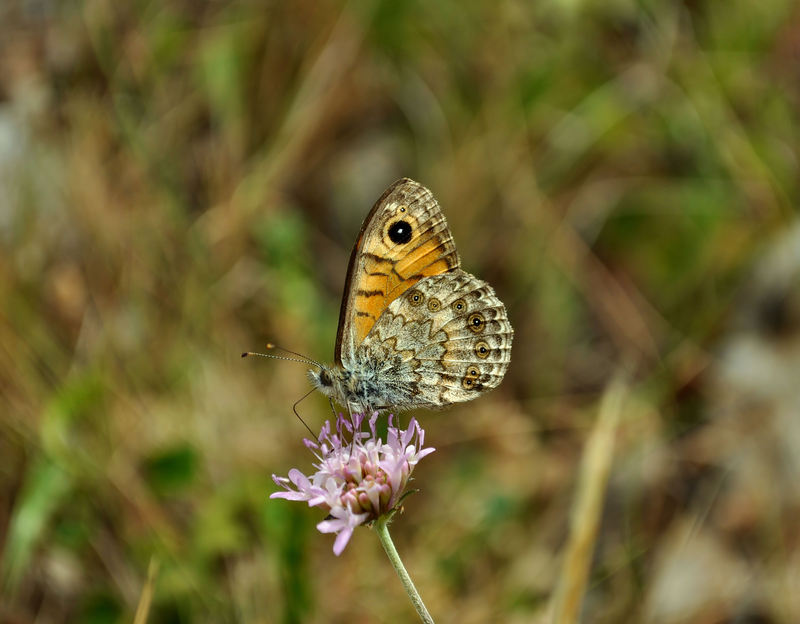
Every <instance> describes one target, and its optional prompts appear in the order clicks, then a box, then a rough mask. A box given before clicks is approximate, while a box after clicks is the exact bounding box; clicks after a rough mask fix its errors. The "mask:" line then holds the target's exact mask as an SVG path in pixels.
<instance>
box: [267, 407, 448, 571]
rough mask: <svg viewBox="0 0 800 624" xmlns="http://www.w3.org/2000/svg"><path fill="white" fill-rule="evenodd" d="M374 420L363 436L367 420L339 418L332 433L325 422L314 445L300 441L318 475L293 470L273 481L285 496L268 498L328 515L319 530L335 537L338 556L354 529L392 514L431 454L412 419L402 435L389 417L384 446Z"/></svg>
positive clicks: (430, 449) (370, 420)
mask: <svg viewBox="0 0 800 624" xmlns="http://www.w3.org/2000/svg"><path fill="white" fill-rule="evenodd" d="M377 420H378V413H377V412H376V413H375V414H373V416H372V418H370V419H369V420H368V421H367V422H368V425H369V426H368V428H369V431H362V429H361V428H362V425H363V424H364V421H365V419H364V417H363V416H362V415H360V414H354V415H353V416H352V420H351V419H349V418H346V417H344V416H343V415H342V414H339V417H338V418H337V420H336V429H335V431H334V430H333V428H332V427H331V424H330V422H329V421H327V420H326V421H325V424H323V426H322V430H321V431H320V434H319V437H318V438H317V439H316V440H304V442H305V445H306V446H307V447H308V448H309V449H310V450H311V452H312V453H314V456H315V457H316V458H317V462H316V463H315V464H314V468H316V472H315V473H314V474H312V475H310V476H306V475H305V474H303V473H302V472H301V471H300V470H298V469H297V468H293V469H292V470H290V471H289V476H288V477H278V476H275V475H272V478H273V480H274V481H275V483H277V484H278V485H280V486H281V487H283V488H285V490H286V491H285V492H275V493H274V494H272V495H270V498H285V499H287V500H297V501H307V502H308V505H309V506H310V507H314V506H316V507H321V508H322V509H324V510H325V511H326V512H328V517H327V518H326V519H325V520H323V521H322V522H320V523H319V524H318V525H317V529H318V530H319V531H320V533H336V534H337V535H336V540H335V541H334V544H333V552H334V553H335V554H336V555H339V554H341V553H342V551H343V550H344V547H345V546H347V542H348V541H350V537H351V536H352V535H353V530H354V529H355V528H356V527H357V526H358V525H360V524H364V523H365V522H371V521H373V520H375V519H376V518H378V517H379V516H382V515H383V514H386V513H391V512H393V510H394V508H395V506H396V505H397V503H398V502H399V501H400V499H401V498H402V496H403V493H404V492H405V488H406V485H407V484H408V481H409V478H410V477H411V472H412V471H413V470H414V466H416V465H417V462H418V461H419V460H420V459H422V458H423V457H425V456H426V455H428V454H429V453H433V451H434V449H432V448H424V442H425V432H424V431H423V430H422V428H421V427H420V426H419V423H418V422H417V421H416V419H414V418H412V419H411V422H410V423H408V427H407V428H406V429H405V430H402V429H400V428H399V427H396V426H394V425H393V424H392V417H391V416H390V417H389V429H388V431H387V434H386V441H385V442H384V441H383V440H381V438H380V437H378V434H377V432H376V430H375V423H376V422H377Z"/></svg>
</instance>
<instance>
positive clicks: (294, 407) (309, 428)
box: [292, 388, 317, 440]
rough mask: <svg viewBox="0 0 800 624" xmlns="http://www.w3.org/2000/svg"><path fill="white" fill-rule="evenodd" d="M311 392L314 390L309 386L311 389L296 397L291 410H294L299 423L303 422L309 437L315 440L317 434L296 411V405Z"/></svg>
mask: <svg viewBox="0 0 800 624" xmlns="http://www.w3.org/2000/svg"><path fill="white" fill-rule="evenodd" d="M312 392H314V388H311V390H309V391H308V392H306V393H305V394H304V395H303V396H301V397H300V398H299V399H297V401H295V402H294V405H292V411H293V412H294V415H295V416H297V420H299V421H300V422H301V423H303V426H304V427H305V428H306V429H308V432H309V433H310V434H311V437H312V438H314V439H315V440H316V439H317V434H315V433H314V432H313V431H311V427H309V426H308V423H306V421H305V420H303V417H302V416H300V414H298V413H297V406H298V405H299V404H300V401H302V400H303V399H305V398H306V397H307V396H308V395H309V394H311V393H312Z"/></svg>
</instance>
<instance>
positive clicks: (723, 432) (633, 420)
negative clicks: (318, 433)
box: [0, 0, 800, 624]
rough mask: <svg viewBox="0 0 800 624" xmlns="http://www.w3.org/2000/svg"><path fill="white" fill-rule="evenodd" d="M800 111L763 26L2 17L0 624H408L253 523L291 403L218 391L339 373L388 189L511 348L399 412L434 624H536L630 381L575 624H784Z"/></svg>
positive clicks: (788, 19)
mask: <svg viewBox="0 0 800 624" xmlns="http://www.w3.org/2000/svg"><path fill="white" fill-rule="evenodd" d="M799 99H800V10H798V8H797V6H796V4H795V3H793V2H789V1H786V0H766V1H764V2H761V3H753V2H749V1H745V0H731V1H729V2H710V1H704V0H693V1H691V2H685V3H680V2H660V1H656V0H644V1H639V2H635V1H633V0H613V1H611V2H593V1H589V0H585V1H581V0H560V1H556V0H546V1H543V2H532V3H528V2H522V1H513V0H508V1H505V0H504V1H501V2H472V3H470V2H456V1H453V0H447V1H442V2H436V3H424V2H413V1H410V2H393V1H391V0H367V1H364V2H339V1H335V0H317V1H309V0H295V1H293V2H255V1H252V0H238V1H232V2H221V1H211V0H203V1H199V2H198V1H195V2H189V1H184V0H168V1H166V2H152V1H146V0H135V1H133V2H123V3H120V2H112V1H111V0H72V1H65V2H59V1H56V0H10V1H7V2H4V3H3V4H2V5H1V6H0V393H1V395H2V401H1V402H0V549H1V550H0V553H1V555H0V556H1V559H0V620H2V621H3V622H13V623H19V624H27V623H32V622H37V623H42V624H45V623H60V622H92V623H106V622H108V623H115V622H131V621H134V615H135V614H136V613H137V609H138V614H139V619H138V620H137V622H143V621H145V619H146V621H148V622H152V623H161V622H234V621H235V622H280V623H292V622H353V621H356V622H408V621H414V619H415V617H416V616H415V614H414V613H413V611H412V609H411V607H410V605H409V604H408V601H407V598H406V596H405V594H404V593H403V592H402V589H401V587H400V584H399V582H398V581H397V579H396V578H395V577H394V572H393V571H392V569H391V567H390V566H389V565H388V562H387V561H386V560H385V557H384V555H383V553H382V551H381V550H380V546H379V545H378V542H377V540H376V539H375V538H374V536H372V535H371V534H370V532H369V530H368V529H360V530H358V531H357V532H356V534H355V536H354V538H353V540H352V542H351V543H350V545H349V546H348V547H347V550H346V551H345V553H344V554H343V555H342V556H341V557H339V558H336V557H334V556H333V554H332V552H331V546H332V538H331V536H322V535H319V534H318V533H317V532H316V530H315V528H314V526H315V524H316V522H318V521H319V520H321V517H320V513H319V511H318V510H315V509H307V508H306V507H305V506H303V505H298V504H290V503H287V502H285V501H268V500H267V497H268V495H269V494H270V493H271V492H272V491H274V490H275V489H276V488H275V485H274V484H273V483H272V480H271V477H270V475H271V473H273V472H274V473H278V474H286V473H287V471H288V470H289V469H290V468H291V467H295V466H297V467H300V468H303V469H307V468H309V467H310V463H311V459H312V458H311V455H310V454H309V453H308V452H307V450H306V449H305V448H304V447H303V445H302V443H301V438H302V437H303V435H304V434H305V433H306V432H305V430H304V428H303V427H302V426H301V425H300V423H298V422H297V420H296V419H295V418H294V416H293V415H292V412H291V406H292V404H293V403H294V401H296V400H297V399H298V398H300V397H301V396H302V395H303V393H304V392H306V390H307V388H308V383H307V380H306V378H305V375H304V370H303V368H302V367H301V366H300V365H297V364H293V363H288V362H267V361H262V360H255V361H254V360H245V361H242V360H241V359H240V357H239V355H240V352H241V351H243V350H245V349H256V350H258V349H259V348H260V347H263V345H264V343H266V342H267V341H274V342H277V343H278V344H280V345H282V346H285V347H286V348H290V349H294V350H297V351H299V352H301V353H305V354H307V355H309V356H311V357H314V358H318V359H329V358H332V355H333V341H334V338H335V333H336V324H337V315H338V309H339V299H340V296H341V288H342V286H343V283H344V277H345V270H346V265H347V258H348V255H349V252H350V248H351V246H352V244H353V241H354V239H355V236H356V234H357V232H358V229H359V226H360V224H361V221H362V219H363V218H364V216H365V215H366V213H367V211H368V210H369V208H370V207H371V206H372V203H373V202H374V201H375V199H377V197H378V196H379V195H380V194H381V192H382V191H383V189H384V188H385V187H386V186H388V185H389V184H390V183H391V182H392V181H394V180H395V179H396V178H398V177H401V176H409V177H412V178H414V179H416V180H418V181H420V182H422V183H423V184H425V185H426V186H428V187H429V188H431V189H432V190H433V192H434V194H435V195H436V196H437V198H438V199H439V201H440V203H441V204H442V206H443V208H444V211H445V213H446V215H447V218H448V220H449V222H450V226H451V228H452V230H453V233H454V237H455V240H456V242H457V244H458V247H459V251H460V253H461V256H462V259H463V266H464V268H465V269H466V270H468V271H470V272H473V273H475V274H477V275H478V276H480V277H482V278H484V279H486V280H488V281H489V282H490V283H491V284H492V285H493V286H494V287H495V289H496V290H497V292H498V294H499V296H500V297H501V298H502V299H503V300H504V301H505V303H506V305H507V307H508V311H509V317H510V318H511V321H512V323H513V325H514V327H515V330H516V335H515V341H514V350H513V354H512V364H511V368H510V370H509V373H508V375H507V377H506V380H505V381H504V383H503V384H502V385H501V387H500V388H499V389H497V390H496V391H494V392H492V393H490V394H489V395H487V396H486V397H484V398H481V399H480V400H478V401H474V402H471V403H469V404H465V405H462V406H457V407H454V408H452V409H450V410H447V411H445V412H441V413H433V414H431V413H421V414H417V416H418V417H419V418H421V420H422V424H423V426H424V427H425V428H426V430H427V441H428V443H429V444H430V445H432V446H434V447H436V448H437V452H436V453H434V454H433V455H432V456H431V457H430V458H429V459H426V460H425V461H424V462H423V463H422V464H421V465H420V466H419V468H418V470H417V472H416V475H415V476H416V485H417V487H419V488H420V490H421V492H420V493H419V494H417V495H415V496H412V497H410V498H408V499H407V500H406V503H405V513H404V514H403V515H401V516H399V517H398V518H397V520H396V521H395V523H394V525H393V526H394V535H395V539H396V542H397V545H398V548H399V550H400V552H401V554H402V555H403V556H404V559H405V562H406V564H407V566H408V568H409V570H410V571H411V574H412V577H413V578H414V579H415V581H416V582H417V583H418V586H419V587H420V590H421V592H422V595H423V597H424V598H425V599H426V601H427V603H428V606H429V608H430V609H431V611H432V613H433V614H434V615H435V616H437V617H438V619H439V621H443V622H464V623H472V622H476V623H477V622H531V621H534V622H536V621H539V622H544V621H546V619H547V614H548V613H549V609H550V608H551V607H552V604H553V603H552V600H553V596H554V593H555V587H556V585H557V583H558V582H559V578H560V575H561V574H562V573H561V569H562V567H561V566H562V560H563V555H564V548H565V544H566V543H567V539H568V533H569V516H570V508H571V506H572V504H573V501H574V498H575V492H576V483H577V479H578V471H579V465H580V461H581V457H582V454H583V450H584V448H585V445H586V441H587V438H588V436H589V432H590V431H591V428H592V425H593V423H594V422H595V419H596V416H597V411H598V403H599V398H600V396H601V394H602V392H603V389H604V387H606V384H607V383H608V380H609V379H610V378H612V376H613V375H614V374H615V372H616V371H618V370H620V369H625V370H627V371H628V372H629V388H628V393H627V398H626V399H625V401H624V403H623V407H622V410H621V412H620V416H619V417H620V421H619V424H618V426H617V428H616V431H615V436H614V439H615V448H614V451H613V456H611V457H610V458H609V459H610V461H611V462H612V464H611V473H610V477H609V482H608V487H607V489H606V491H605V492H604V493H603V497H604V508H603V509H604V511H603V515H602V518H601V524H600V528H599V532H598V535H597V541H596V543H595V544H594V546H593V551H591V550H590V552H593V553H594V554H593V558H592V560H591V570H590V575H589V579H588V585H587V590H586V593H585V596H584V598H583V611H582V616H581V617H582V621H583V622H592V623H594V622H597V623H612V622H658V623H663V624H668V623H677V622H696V623H709V624H710V623H714V624H721V623H725V622H731V623H732V622H738V623H740V624H741V623H745V622H748V623H755V622H758V623H770V622H776V623H784V622H785V623H789V622H791V623H794V622H798V621H800V572H799V571H800V549H798V546H799V545H800V544H799V542H800V488H798V479H797V477H798V474H800V419H799V418H798V416H799V415H800V226H798V225H797V223H796V217H795V212H796V206H797V203H798V191H799V190H800V188H799V187H798V184H799V180H800V176H798V146H799V145H800V125H798V103H799V102H798V100H799ZM299 409H300V411H301V413H302V415H303V417H304V418H305V419H306V420H307V421H308V422H309V423H310V424H311V425H312V426H313V427H316V426H318V424H319V423H321V422H322V420H323V419H325V418H326V417H328V416H329V408H328V407H327V403H326V402H325V401H324V400H322V399H321V398H320V397H316V398H313V399H312V398H309V399H307V400H306V401H304V402H303V403H302V404H301V405H300V408H299ZM443 501H447V502H446V504H442V502H443Z"/></svg>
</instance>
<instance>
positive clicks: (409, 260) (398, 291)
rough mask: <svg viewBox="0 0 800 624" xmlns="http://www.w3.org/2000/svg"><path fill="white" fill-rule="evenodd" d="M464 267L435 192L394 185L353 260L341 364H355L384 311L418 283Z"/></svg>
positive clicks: (339, 342)
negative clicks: (360, 347)
mask: <svg viewBox="0 0 800 624" xmlns="http://www.w3.org/2000/svg"><path fill="white" fill-rule="evenodd" d="M458 267H459V259H458V254H457V253H456V248H455V244H454V243H453V237H452V235H451V234H450V229H449V228H448V227H447V222H446V221H445V218H444V215H443V214H442V210H441V208H440V207H439V204H438V202H437V201H436V200H435V199H434V197H433V195H432V194H431V192H430V191H429V190H428V189H426V188H425V187H424V186H422V185H421V184H419V183H417V182H414V181H413V180H409V179H408V178H403V179H401V180H398V181H397V182H395V183H394V184H392V186H390V187H389V188H388V189H387V191H386V192H385V193H384V194H383V195H382V196H381V198H380V199H379V200H378V201H377V202H376V203H375V206H373V208H372V210H371V211H370V213H369V215H368V216H367V218H366V220H365V221H364V225H363V226H362V228H361V233H360V234H359V237H358V239H357V240H356V244H355V246H354V248H353V252H352V254H351V256H350V265H349V267H348V272H347V281H346V283H345V290H344V294H343V297H342V307H341V311H340V314H339V330H338V332H337V336H336V353H335V358H336V363H337V364H339V365H341V364H348V363H352V361H353V356H354V353H355V350H356V348H357V347H358V346H359V345H360V344H361V343H362V341H363V340H364V339H365V338H366V336H367V335H368V334H369V332H370V330H371V329H372V328H373V326H374V325H375V323H376V322H377V320H378V319H379V318H380V317H381V314H383V312H384V310H386V309H387V308H388V307H389V305H390V304H391V303H392V302H393V301H394V300H395V299H397V298H398V297H400V296H401V295H402V294H403V293H405V292H406V291H407V290H408V289H409V288H411V287H412V286H413V285H414V284H416V283H417V282H419V281H420V280H422V279H423V278H426V277H428V276H434V275H440V274H443V273H447V272H449V271H453V270H454V269H457V268H458Z"/></svg>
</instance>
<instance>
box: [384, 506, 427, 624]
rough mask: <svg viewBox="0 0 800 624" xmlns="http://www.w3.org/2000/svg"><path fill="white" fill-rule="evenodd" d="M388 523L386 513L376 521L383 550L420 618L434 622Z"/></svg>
mask: <svg viewBox="0 0 800 624" xmlns="http://www.w3.org/2000/svg"><path fill="white" fill-rule="evenodd" d="M388 525H389V518H388V517H387V516H386V515H383V516H381V517H380V518H378V519H377V520H376V521H375V532H376V533H377V534H378V539H379V540H380V541H381V546H383V550H385V551H386V555H387V556H388V557H389V561H391V562H392V565H393V566H394V570H395V572H397V576H399V577H400V582H401V583H402V584H403V587H404V588H405V590H406V593H407V594H408V597H409V598H411V602H412V604H413V605H414V608H415V609H416V610H417V613H418V614H419V617H420V619H421V620H422V621H423V622H425V624H434V622H433V618H432V617H431V614H430V613H428V609H427V608H425V603H424V602H422V597H421V596H420V595H419V592H418V591H417V588H416V587H414V583H413V582H412V581H411V577H410V576H409V575H408V572H407V571H406V568H405V566H404V565H403V562H402V561H401V559H400V555H399V554H397V549H396V548H395V547H394V542H393V541H392V537H391V536H390V535H389V526H388Z"/></svg>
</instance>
